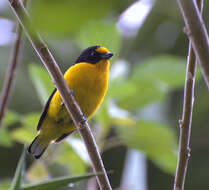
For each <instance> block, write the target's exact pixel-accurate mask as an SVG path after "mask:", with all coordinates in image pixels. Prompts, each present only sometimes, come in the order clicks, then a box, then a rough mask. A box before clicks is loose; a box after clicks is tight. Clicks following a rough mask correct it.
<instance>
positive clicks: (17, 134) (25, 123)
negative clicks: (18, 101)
mask: <svg viewBox="0 0 209 190" xmlns="http://www.w3.org/2000/svg"><path fill="white" fill-rule="evenodd" d="M39 118H40V113H30V114H27V115H25V116H24V117H23V119H22V127H20V128H17V129H14V130H13V131H12V132H11V133H10V134H11V136H12V138H13V139H15V140H17V141H19V142H21V143H30V142H31V140H33V138H34V136H35V134H36V126H37V124H38V120H39Z"/></svg>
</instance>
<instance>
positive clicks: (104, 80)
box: [48, 61, 109, 120]
mask: <svg viewBox="0 0 209 190" xmlns="http://www.w3.org/2000/svg"><path fill="white" fill-rule="evenodd" d="M108 69H109V61H106V62H102V63H98V65H97V64H96V65H95V64H89V63H79V64H76V65H74V66H72V67H70V68H69V69H68V70H67V71H66V73H65V75H64V78H65V81H66V82H67V85H68V86H69V88H70V89H71V90H73V92H74V96H75V99H76V101H77V102H78V104H79V105H80V108H81V110H82V112H83V113H84V114H85V116H86V117H87V118H90V117H91V116H92V115H93V114H94V112H95V111H96V110H97V108H98V107H99V105H100V104H101V103H102V101H103V98H104V96H105V94H106V91H107V87H108ZM61 104H62V99H61V97H60V95H59V92H58V91H57V92H56V93H55V94H54V96H53V98H52V100H51V102H50V105H49V109H48V116H49V117H50V118H53V119H55V120H58V119H59V118H60V117H68V118H69V116H68V113H67V110H66V109H62V106H61Z"/></svg>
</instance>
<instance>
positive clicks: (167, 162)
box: [118, 121, 177, 174]
mask: <svg viewBox="0 0 209 190" xmlns="http://www.w3.org/2000/svg"><path fill="white" fill-rule="evenodd" d="M118 132H119V136H120V138H121V140H122V141H123V142H124V143H125V144H126V145H127V146H129V147H130V148H133V149H139V150H141V151H143V152H145V153H146V155H147V156H148V157H149V159H151V160H153V161H154V163H155V164H157V166H158V167H160V168H161V169H163V170H164V171H166V172H169V173H172V174H174V172H175V169H176V163H177V155H176V154H175V152H176V150H177V139H176V136H175V134H174V131H173V130H172V129H171V128H169V127H168V126H166V125H164V124H161V123H155V122H150V121H149V122H148V121H138V122H137V124H136V125H135V126H134V127H122V126H121V127H118Z"/></svg>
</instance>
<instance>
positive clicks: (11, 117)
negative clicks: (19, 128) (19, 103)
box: [2, 110, 20, 127]
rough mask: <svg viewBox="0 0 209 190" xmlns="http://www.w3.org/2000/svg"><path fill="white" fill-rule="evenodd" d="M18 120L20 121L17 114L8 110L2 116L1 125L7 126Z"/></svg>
mask: <svg viewBox="0 0 209 190" xmlns="http://www.w3.org/2000/svg"><path fill="white" fill-rule="evenodd" d="M18 121H20V118H19V115H18V114H17V113H16V112H13V111H9V110H8V111H7V113H6V115H5V116H4V118H3V121H2V126H4V127H7V126H9V125H12V124H13V123H15V122H18Z"/></svg>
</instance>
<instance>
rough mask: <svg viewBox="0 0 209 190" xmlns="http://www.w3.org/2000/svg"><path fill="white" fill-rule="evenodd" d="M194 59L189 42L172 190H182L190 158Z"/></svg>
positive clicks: (200, 2) (200, 7) (199, 1)
mask: <svg viewBox="0 0 209 190" xmlns="http://www.w3.org/2000/svg"><path fill="white" fill-rule="evenodd" d="M197 3H198V7H199V9H200V11H202V4H203V3H202V0H197ZM195 70H196V57H195V53H194V50H193V48H192V43H191V41H190V42H189V52H188V58H187V70H186V79H185V87H184V105H183V115H182V120H181V121H180V140H179V154H178V165H177V168H176V176H175V181H174V188H173V189H174V190H183V189H184V182H185V177H186V171H187V166H188V161H189V156H190V147H189V146H190V145H189V144H190V133H191V124H192V109H193V101H194V83H195Z"/></svg>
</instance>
